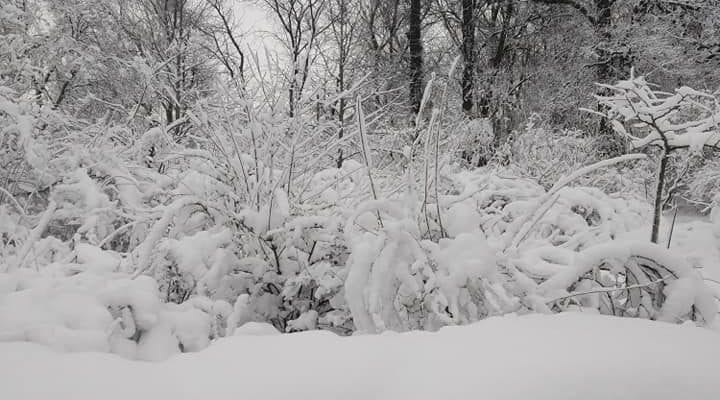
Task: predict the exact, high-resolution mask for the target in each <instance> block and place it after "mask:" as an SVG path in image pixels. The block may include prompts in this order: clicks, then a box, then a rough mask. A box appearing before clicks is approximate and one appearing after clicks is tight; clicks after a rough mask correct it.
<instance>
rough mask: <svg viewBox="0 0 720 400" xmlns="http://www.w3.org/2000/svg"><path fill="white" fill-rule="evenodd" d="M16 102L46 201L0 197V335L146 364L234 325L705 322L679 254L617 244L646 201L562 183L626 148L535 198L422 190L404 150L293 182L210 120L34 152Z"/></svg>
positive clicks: (259, 131)
mask: <svg viewBox="0 0 720 400" xmlns="http://www.w3.org/2000/svg"><path fill="white" fill-rule="evenodd" d="M22 104H23V103H22V101H17V100H14V101H6V103H5V106H4V107H5V108H4V109H3V114H2V115H3V124H4V126H6V127H7V128H6V129H5V130H4V136H3V138H4V139H3V140H5V141H7V142H8V143H12V144H13V146H14V148H15V149H16V150H17V151H15V152H12V153H6V154H5V155H3V157H8V158H12V159H13V161H12V162H14V163H16V164H17V165H22V170H23V171H24V174H25V176H26V177H28V178H26V179H25V180H26V181H28V182H31V183H32V184H34V185H36V186H35V187H34V188H32V189H31V190H28V192H32V193H42V192H43V191H45V192H46V194H45V195H35V196H34V197H33V196H29V197H22V196H19V197H16V196H12V195H11V193H10V192H9V191H7V190H6V191H5V193H4V196H5V199H6V201H5V202H4V203H3V205H2V206H0V221H2V224H1V225H0V226H1V229H2V232H1V233H2V258H0V271H3V272H2V273H0V339H2V340H6V341H7V340H10V341H16V340H26V341H32V342H38V343H43V344H47V345H50V346H52V347H55V348H58V349H63V350H72V351H77V350H94V351H109V352H114V353H117V354H121V355H123V356H126V357H129V358H139V359H145V360H157V359H163V358H166V357H167V356H169V355H171V354H174V353H177V352H180V351H195V350H199V349H202V348H204V347H206V346H207V345H208V344H209V343H210V342H211V341H212V340H213V339H216V338H219V337H223V336H228V335H233V334H234V332H235V330H236V328H237V327H238V326H241V325H243V324H245V323H247V322H251V321H260V322H268V323H270V324H272V325H273V326H274V327H275V329H277V330H279V331H283V332H293V331H302V330H310V329H329V330H332V331H334V332H337V333H341V334H349V333H352V332H381V331H385V330H395V331H405V330H413V329H427V330H437V329H439V328H440V327H442V326H446V325H457V324H465V323H469V322H474V321H477V320H480V319H483V318H486V317H488V316H493V315H503V314H507V313H529V312H543V313H550V312H556V311H562V310H567V309H577V308H582V309H585V310H594V311H596V312H600V313H604V314H611V315H619V316H631V317H644V318H651V319H657V320H663V321H670V322H681V321H686V320H694V321H697V322H698V323H699V324H701V325H711V324H713V322H714V318H715V316H716V313H717V309H716V307H717V306H716V303H715V300H714V298H713V294H712V292H710V291H709V290H708V289H707V288H706V287H705V285H704V283H703V281H702V279H701V277H700V275H699V274H698V273H697V272H695V271H694V270H693V269H692V268H691V267H689V266H688V263H687V261H686V260H685V259H684V258H683V257H682V255H679V254H675V253H674V252H672V251H669V250H666V249H664V247H663V246H659V245H653V244H648V243H642V242H632V241H625V240H618V238H620V237H621V236H622V235H623V234H624V233H627V232H629V231H632V230H634V229H638V228H640V227H642V226H643V225H644V224H646V222H647V216H648V207H647V205H646V204H645V203H643V202H641V201H639V200H636V199H635V198H623V197H620V196H617V195H608V194H606V193H605V192H603V191H602V190H599V189H597V188H593V187H585V186H571V185H568V184H570V183H572V182H573V181H574V180H576V179H580V178H581V177H583V176H584V173H586V172H587V173H594V172H596V171H598V170H599V169H600V168H601V167H602V168H610V169H613V168H615V167H614V166H615V165H621V164H624V165H627V163H632V162H637V160H638V159H640V157H639V156H626V157H621V158H619V159H616V160H610V161H607V162H601V163H600V164H597V165H594V166H590V167H588V168H585V169H581V170H580V171H579V172H577V173H574V174H572V175H568V176H565V177H563V178H561V179H560V180H559V181H558V182H557V183H556V184H555V185H554V186H553V187H552V188H550V189H548V190H546V189H544V188H543V187H542V186H540V185H539V184H537V183H535V182H534V181H532V180H530V179H525V178H519V177H517V176H513V175H512V172H511V171H510V170H493V169H489V168H481V169H475V170H463V169H460V168H457V167H450V166H448V167H438V170H439V171H438V172H437V174H438V178H437V179H438V180H439V181H437V183H433V182H432V179H428V176H429V175H430V176H431V175H432V173H430V174H429V175H428V172H427V171H428V168H430V169H431V170H432V169H433V168H434V167H433V166H432V165H430V166H429V167H428V162H424V161H421V162H414V161H413V160H412V156H409V157H410V158H409V160H410V161H407V162H406V163H405V164H404V165H405V167H404V171H405V172H404V173H403V176H402V177H401V178H399V179H398V178H392V176H391V175H388V174H384V175H382V174H380V175H377V176H375V177H374V179H373V174H375V173H376V172H377V170H375V169H374V168H368V166H371V163H370V162H369V160H365V161H366V162H365V163H364V164H361V163H359V162H355V161H353V160H347V161H346V162H344V163H343V165H342V167H341V168H329V169H320V168H317V169H314V170H313V168H312V167H308V166H305V165H303V166H302V167H298V169H297V170H295V173H296V175H294V176H293V175H291V174H292V173H293V169H292V165H293V163H292V162H289V163H285V162H282V161H273V158H272V157H269V156H267V154H280V155H283V154H285V155H287V157H292V156H293V152H284V153H283V152H271V151H270V150H269V149H267V150H262V149H261V152H260V154H258V152H255V153H253V152H243V151H242V149H247V148H249V146H250V145H249V144H248V143H242V142H238V140H240V139H238V138H237V137H235V136H233V135H231V134H227V133H223V132H224V131H223V130H222V129H217V130H215V136H213V140H212V141H207V142H204V143H203V145H202V146H197V144H195V145H193V144H178V143H176V142H174V141H172V140H170V138H169V137H168V135H167V131H166V128H165V127H162V126H159V127H155V128H152V129H150V130H148V131H147V132H146V133H145V134H144V135H143V136H142V137H141V138H139V139H138V140H137V141H135V142H134V144H132V145H130V146H128V145H125V144H123V142H121V141H120V140H117V139H116V137H119V136H116V135H122V133H121V132H120V131H113V130H111V131H110V132H106V133H103V134H102V135H100V136H97V135H95V134H94V133H95V131H94V129H95V127H93V126H85V127H81V128H78V127H73V126H71V125H69V122H67V121H61V122H58V124H59V125H58V127H59V128H62V127H65V128H68V129H70V128H72V132H73V133H72V135H73V137H71V138H67V139H66V140H63V141H53V142H49V141H48V140H47V139H46V138H44V137H43V136H41V135H38V134H37V130H36V129H34V128H33V124H35V123H38V121H45V120H46V119H45V118H47V117H45V116H42V115H39V114H38V113H40V112H41V110H33V109H31V108H29V109H23V106H22ZM196 115H197V117H196V118H198V121H200V122H199V124H200V125H202V120H203V119H205V118H207V117H206V116H204V115H203V114H202V110H200V111H198V114H196ZM216 128H217V127H216ZM248 129H255V131H254V132H252V133H251V134H250V135H244V136H243V137H245V138H247V137H248V136H252V135H258V136H260V135H277V133H276V131H274V130H267V129H265V128H262V127H258V126H255V127H253V126H251V127H249V128H248ZM361 134H362V133H361ZM264 139H265V140H266V141H265V142H264V143H273V141H272V140H269V139H268V138H267V137H265V138H264ZM198 140H199V139H198ZM425 140H427V141H430V140H432V138H430V137H429V135H428V137H427V138H425ZM276 143H278V145H279V144H280V143H283V142H282V141H279V140H278V141H276ZM91 146H92V147H91ZM425 147H426V149H427V148H428V146H425ZM202 148H204V149H206V150H201V149H202ZM250 148H252V147H250ZM306 148H313V147H312V146H307V147H302V146H297V149H298V150H297V151H304V149H306ZM365 151H367V152H370V150H367V149H365ZM50 153H52V154H55V155H56V156H53V157H51V156H49V155H48V154H50ZM42 154H46V155H45V156H43V157H46V158H47V159H50V160H52V164H49V165H45V164H43V163H38V162H37V161H36V157H40V155H42ZM427 155H429V153H426V156H427ZM278 158H281V157H280V156H278ZM368 158H369V157H368ZM301 168H303V169H301ZM423 171H425V174H424V176H425V178H423ZM20 181H22V179H19V178H16V179H15V182H16V184H17V185H19V184H20ZM398 181H403V182H404V183H403V186H402V187H401V189H400V190H398V191H396V192H395V194H394V195H385V194H384V193H391V192H390V190H389V189H388V188H390V187H392V185H395V184H397V182H398ZM375 189H377V191H376V192H375V195H373V191H374V190H375ZM15 192H16V193H19V192H22V191H18V190H16V191H15ZM434 192H436V193H437V195H436V194H435V193H434Z"/></svg>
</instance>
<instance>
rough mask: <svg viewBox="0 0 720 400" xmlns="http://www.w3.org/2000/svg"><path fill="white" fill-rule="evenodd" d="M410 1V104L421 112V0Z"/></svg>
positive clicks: (408, 35) (414, 109)
mask: <svg viewBox="0 0 720 400" xmlns="http://www.w3.org/2000/svg"><path fill="white" fill-rule="evenodd" d="M409 1H410V14H409V16H408V17H409V18H408V20H409V26H408V33H407V37H408V50H410V68H409V69H410V104H411V105H412V107H413V111H414V112H416V113H417V112H418V111H420V103H421V102H422V96H423V45H422V26H421V23H422V20H421V19H422V17H421V13H422V10H421V6H422V4H421V3H422V2H421V0H409Z"/></svg>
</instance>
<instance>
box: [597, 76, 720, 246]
mask: <svg viewBox="0 0 720 400" xmlns="http://www.w3.org/2000/svg"><path fill="white" fill-rule="evenodd" d="M601 86H602V87H604V88H606V89H608V90H609V91H610V92H611V93H612V94H610V95H608V96H598V100H599V101H600V103H601V104H603V105H604V106H605V107H607V111H606V112H605V114H604V115H603V116H605V117H607V118H609V119H610V122H611V123H612V126H613V128H614V130H615V131H616V132H617V133H618V134H619V135H620V136H621V137H623V138H625V139H627V140H628V142H629V143H630V146H631V149H632V150H642V149H645V148H647V147H656V148H659V150H660V154H659V162H658V167H657V172H656V176H657V178H656V186H655V191H654V195H653V199H654V200H653V202H654V216H653V226H652V233H651V241H652V242H653V243H657V242H658V235H659V232H660V217H661V214H662V211H663V206H664V204H665V198H664V196H665V190H666V187H665V186H666V171H667V169H668V165H669V162H670V155H671V153H672V152H674V151H677V150H679V149H690V150H691V151H695V152H698V151H702V150H703V148H704V147H715V148H716V147H718V144H720V132H719V131H718V130H717V124H718V120H719V118H720V107H719V106H718V102H717V99H716V98H715V97H714V96H713V95H711V94H708V93H703V92H700V91H697V90H694V89H691V88H689V87H681V88H678V89H676V90H675V92H674V93H666V92H662V91H659V90H655V89H653V88H652V87H651V85H650V84H649V83H648V82H647V81H646V80H645V79H644V78H643V77H635V76H634V74H631V76H630V79H628V80H625V81H620V82H618V83H616V84H614V85H601Z"/></svg>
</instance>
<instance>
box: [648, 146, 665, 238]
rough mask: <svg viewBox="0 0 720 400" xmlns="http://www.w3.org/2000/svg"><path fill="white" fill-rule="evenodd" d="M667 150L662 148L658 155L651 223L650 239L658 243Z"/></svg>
mask: <svg viewBox="0 0 720 400" xmlns="http://www.w3.org/2000/svg"><path fill="white" fill-rule="evenodd" d="M668 157H669V155H668V151H667V150H665V149H663V152H662V154H661V155H660V166H659V167H658V175H657V186H656V187H655V207H654V209H653V224H652V234H651V235H650V241H651V242H653V243H656V244H657V243H658V239H659V236H660V218H661V217H662V211H663V191H664V189H665V171H666V170H667V164H668Z"/></svg>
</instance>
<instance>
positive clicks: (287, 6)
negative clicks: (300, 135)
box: [263, 0, 328, 117]
mask: <svg viewBox="0 0 720 400" xmlns="http://www.w3.org/2000/svg"><path fill="white" fill-rule="evenodd" d="M263 2H264V4H265V5H266V6H267V7H268V8H269V9H270V11H271V12H272V13H273V14H274V15H275V17H276V18H277V20H278V22H280V26H281V28H282V32H283V36H284V39H285V40H284V41H283V43H284V44H285V45H286V46H287V47H288V51H289V53H290V76H289V77H288V85H289V87H288V108H289V115H290V116H291V117H293V116H295V114H296V111H297V110H296V108H297V105H298V102H299V101H300V100H301V99H302V95H303V91H304V90H305V85H306V84H307V81H308V77H309V75H310V67H311V64H312V61H313V59H314V57H315V56H316V50H317V45H318V39H319V37H320V35H321V33H322V32H323V31H324V30H325V29H327V27H328V26H327V25H326V24H323V19H322V16H323V13H324V12H325V8H326V6H327V3H328V0H263Z"/></svg>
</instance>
